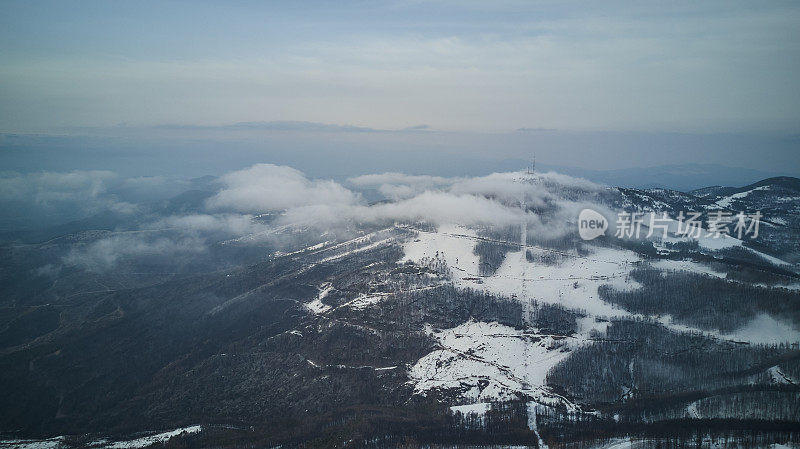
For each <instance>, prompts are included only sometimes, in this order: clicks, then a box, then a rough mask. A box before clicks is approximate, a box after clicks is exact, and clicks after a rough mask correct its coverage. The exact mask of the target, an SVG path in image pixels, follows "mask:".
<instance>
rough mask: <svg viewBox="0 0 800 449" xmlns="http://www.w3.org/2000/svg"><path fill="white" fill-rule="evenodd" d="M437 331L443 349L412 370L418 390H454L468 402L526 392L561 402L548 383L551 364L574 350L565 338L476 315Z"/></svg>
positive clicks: (423, 393)
mask: <svg viewBox="0 0 800 449" xmlns="http://www.w3.org/2000/svg"><path fill="white" fill-rule="evenodd" d="M432 334H433V336H434V337H435V338H436V339H437V341H438V343H439V349H436V350H434V351H433V352H431V353H429V354H428V355H426V356H425V357H423V358H421V359H420V360H419V361H417V363H416V364H415V365H414V366H413V367H412V368H411V370H410V371H409V377H410V378H411V382H412V383H413V384H414V392H415V394H419V395H423V396H425V395H427V394H428V393H429V392H431V391H435V390H449V391H457V392H458V396H459V397H460V399H461V400H463V401H466V402H479V401H484V402H485V401H504V400H510V399H514V398H519V397H523V396H525V395H528V396H537V397H539V396H541V397H542V399H543V400H546V399H548V398H549V400H551V401H558V398H556V397H553V395H552V394H550V393H549V392H547V391H542V387H544V384H545V377H546V376H547V372H548V371H549V370H550V368H552V367H554V366H555V365H556V364H558V363H559V362H560V361H561V360H563V359H565V358H566V357H567V356H568V355H569V349H570V344H569V342H566V341H564V339H562V338H561V337H553V336H550V335H542V334H538V333H535V332H525V331H522V330H519V329H514V328H512V327H509V326H505V325H502V324H498V323H495V322H493V323H483V322H478V321H474V320H471V321H468V322H466V323H463V324H461V325H460V326H458V327H455V328H452V329H444V330H440V331H432Z"/></svg>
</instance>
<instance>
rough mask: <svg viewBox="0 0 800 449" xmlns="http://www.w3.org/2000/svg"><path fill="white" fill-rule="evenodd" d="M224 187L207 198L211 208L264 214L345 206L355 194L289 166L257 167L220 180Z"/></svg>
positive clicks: (264, 165) (260, 165) (356, 198)
mask: <svg viewBox="0 0 800 449" xmlns="http://www.w3.org/2000/svg"><path fill="white" fill-rule="evenodd" d="M220 182H221V183H222V184H223V185H224V188H223V189H222V190H221V191H220V192H219V193H217V194H216V195H214V196H213V197H211V198H209V200H208V202H207V206H208V207H209V208H210V209H217V210H219V209H228V210H236V211H239V212H254V213H258V212H267V211H271V210H282V209H289V208H293V207H301V206H310V205H314V204H330V205H337V204H339V205H348V204H355V203H357V202H358V201H359V197H358V195H357V194H355V193H353V192H351V191H350V190H348V189H347V188H345V187H342V186H341V185H340V184H338V183H336V182H334V181H329V180H319V181H317V180H310V179H308V178H306V177H305V175H303V173H302V172H300V171H298V170H295V169H293V168H291V167H286V166H279V165H272V164H257V165H254V166H252V167H250V168H247V169H244V170H239V171H235V172H231V173H228V174H226V175H224V176H222V177H221V178H220Z"/></svg>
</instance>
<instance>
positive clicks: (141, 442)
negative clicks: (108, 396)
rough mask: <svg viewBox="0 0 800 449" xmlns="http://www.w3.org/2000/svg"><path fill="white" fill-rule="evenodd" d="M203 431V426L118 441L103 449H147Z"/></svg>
mask: <svg viewBox="0 0 800 449" xmlns="http://www.w3.org/2000/svg"><path fill="white" fill-rule="evenodd" d="M201 430H202V427H201V426H189V427H183V428H180V429H175V430H170V431H169V432H162V433H157V434H155V435H149V436H146V437H141V438H136V439H133V440H127V441H116V442H113V443H109V444H106V445H104V446H101V447H103V448H104V449H133V448H140V447H147V446H150V445H153V444H156V443H165V442H167V441H168V440H169V439H170V438H172V437H176V436H178V435H181V434H193V433H198V432H200V431H201Z"/></svg>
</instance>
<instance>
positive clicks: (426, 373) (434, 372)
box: [403, 225, 800, 403]
mask: <svg viewBox="0 0 800 449" xmlns="http://www.w3.org/2000/svg"><path fill="white" fill-rule="evenodd" d="M479 239H480V237H479V236H478V235H477V234H476V233H475V231H473V230H471V229H468V228H465V227H463V226H457V225H445V226H441V227H440V228H439V229H438V231H437V232H430V231H420V232H419V234H418V236H417V238H414V239H410V240H409V241H407V242H406V243H405V245H404V251H405V257H404V259H403V261H408V260H410V261H414V262H417V263H423V262H424V261H425V260H426V259H434V258H438V259H439V260H444V261H445V262H446V263H447V265H448V267H449V268H450V270H451V272H452V274H453V283H454V285H455V286H456V287H457V288H471V289H476V290H482V291H486V292H489V293H493V294H495V295H499V296H505V297H510V298H517V299H518V300H519V301H521V302H523V303H524V304H526V305H527V304H531V303H532V301H536V302H538V303H551V304H557V305H560V306H562V307H564V308H567V309H572V310H576V311H579V312H581V313H582V314H584V315H585V317H584V318H582V319H580V320H579V323H578V325H579V326H578V333H577V334H576V335H574V336H571V337H568V338H565V339H560V340H558V341H556V340H554V338H553V337H550V336H542V335H537V334H535V333H532V334H526V333H524V332H522V331H520V330H516V329H513V328H510V327H507V326H503V325H500V324H498V323H480V322H475V321H470V322H467V323H464V324H462V325H460V326H458V327H456V328H453V329H445V330H437V331H434V332H433V335H434V336H435V337H436V339H437V340H438V342H439V345H440V348H439V349H437V350H435V351H433V352H431V353H430V354H428V355H426V356H425V357H423V358H422V359H420V360H419V361H418V362H417V363H416V364H415V365H414V366H413V367H412V369H411V371H410V377H411V379H412V380H411V381H412V382H413V383H414V388H415V393H416V394H420V395H425V394H427V393H428V392H430V391H433V390H453V391H454V390H458V391H460V393H459V397H460V398H461V400H463V401H464V402H477V401H490V400H507V399H511V398H515V397H520V396H522V395H528V396H534V397H536V396H537V395H538V396H540V397H541V399H542V403H546V401H548V400H551V401H555V402H560V399H559V398H553V397H550V398H548V397H546V396H547V394H548V393H549V392H548V391H547V390H546V389H544V388H542V387H543V386H544V383H545V376H546V374H547V372H548V370H550V369H551V368H552V367H553V366H555V365H556V364H558V363H559V362H560V361H561V360H563V359H564V358H566V357H567V356H568V355H569V351H570V350H571V349H574V348H575V347H578V346H580V345H582V344H590V343H591V339H590V337H591V336H592V334H593V333H594V332H600V333H601V334H603V333H605V330H606V328H607V326H608V321H607V319H608V318H650V319H653V320H656V321H657V322H659V323H661V324H662V325H663V326H664V327H666V328H668V329H670V330H672V331H675V332H684V333H695V334H704V335H707V336H708V337H710V338H719V339H728V340H736V341H747V342H752V343H774V342H785V341H800V332H798V331H797V330H796V329H793V328H792V327H791V326H790V325H788V324H786V323H781V322H779V321H777V320H775V319H774V318H773V317H771V316H769V315H762V316H758V317H756V318H755V319H754V320H753V321H752V322H751V323H750V324H748V325H747V326H745V327H744V328H742V329H739V330H738V331H736V332H733V333H731V334H725V335H722V334H720V333H719V332H714V331H708V330H702V329H697V328H694V327H691V326H687V325H684V324H681V323H675V322H673V321H672V319H671V317H669V316H667V315H662V316H643V315H639V314H632V313H630V312H629V311H627V310H624V309H622V308H619V307H618V306H615V305H613V304H610V303H607V302H605V301H603V300H602V299H601V298H600V295H599V293H598V288H599V287H600V286H602V285H610V286H612V287H613V288H615V289H618V290H630V289H636V288H640V287H641V285H640V284H638V283H637V282H636V281H634V280H633V279H631V278H630V273H631V272H632V271H633V270H634V269H635V268H636V267H637V266H639V264H641V263H643V260H642V259H641V258H640V257H639V255H638V254H636V253H635V252H633V251H629V250H625V249H616V248H606V247H593V249H592V252H591V253H590V254H588V255H579V254H577V253H568V252H561V251H558V252H557V253H558V256H559V257H557V258H556V259H557V262H552V257H550V258H549V259H551V260H550V261H548V262H547V263H544V262H542V263H540V262H536V260H537V259H538V258H540V257H542V256H550V255H552V254H551V253H552V252H554V251H553V250H550V249H547V248H541V247H537V246H533V245H528V247H527V251H529V252H530V254H531V256H532V259H533V260H534V262H528V261H527V259H526V257H525V256H524V254H523V252H522V251H516V252H513V251H512V252H509V253H507V254H506V257H505V259H504V261H503V262H502V264H501V265H500V267H499V268H498V269H497V271H496V272H495V273H494V274H493V275H491V276H481V275H480V274H479V270H478V266H479V257H478V256H477V255H475V253H474V249H475V245H476V243H477V241H479ZM732 240H735V239H732ZM737 242H738V240H737ZM725 243H726V245H727V244H728V243H730V242H725ZM739 243H741V242H739ZM734 244H735V243H734ZM723 246H725V245H723ZM651 265H652V266H653V267H654V268H657V269H661V270H684V271H690V272H694V273H702V274H706V275H710V276H714V277H723V276H724V273H721V272H718V271H715V270H713V269H711V268H710V267H708V266H706V265H703V264H700V263H697V262H692V261H673V260H658V261H655V262H653V263H652V264H651ZM480 385H482V387H481V386H480Z"/></svg>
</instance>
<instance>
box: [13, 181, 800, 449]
mask: <svg viewBox="0 0 800 449" xmlns="http://www.w3.org/2000/svg"><path fill="white" fill-rule="evenodd" d="M426 182H429V181H426ZM436 182H443V181H436ZM798 184H800V180H797V179H793V178H772V179H768V180H764V181H762V182H759V183H756V184H753V185H751V186H747V187H744V188H741V189H732V188H718V187H713V188H706V189H700V190H698V191H693V192H689V193H683V192H677V191H669V190H664V189H645V190H639V189H625V188H610V187H601V186H596V185H591V184H590V183H580V182H575V181H574V180H566V179H564V178H560V177H557V176H538V175H529V174H519V173H513V174H503V175H502V176H497V177H495V178H492V179H491V186H492V192H491V193H488V194H486V193H481V195H484V196H485V197H487V198H491V199H493V200H494V201H498V202H501V203H503V204H505V206H507V207H508V208H517V210H518V213H515V214H516V215H514V214H510V215H509V216H508V217H504V218H503V220H502V222H501V223H500V224H495V225H492V224H487V223H481V222H474V223H468V224H464V223H458V222H456V221H455V220H454V221H453V222H447V221H442V220H438V221H430V220H424V219H406V220H383V221H372V222H369V223H357V222H351V223H349V224H348V228H347V229H346V230H341V229H340V230H337V231H333V230H332V231H330V232H328V231H326V232H322V233H320V232H319V231H318V230H317V229H316V228H315V227H314V226H286V225H282V224H281V225H279V224H278V223H273V222H272V221H271V220H273V216H272V215H269V214H265V215H263V216H259V217H255V218H253V220H256V221H258V220H260V221H261V222H263V223H265V228H263V229H262V228H259V229H258V230H257V231H255V232H253V233H251V234H246V235H243V236H240V237H238V238H236V239H225V240H220V241H219V242H218V244H217V245H216V246H215V248H217V249H215V250H214V253H213V254H212V255H213V256H214V257H217V256H218V255H220V254H223V255H224V254H229V252H230V251H234V250H236V249H237V248H247V251H248V253H247V254H248V255H247V257H254V258H255V260H257V261H255V262H248V263H243V264H228V265H225V266H221V265H217V268H216V269H214V270H209V271H205V272H203V273H202V274H195V275H186V274H172V275H169V274H168V273H158V276H156V275H155V273H154V274H153V275H152V276H148V277H147V280H146V281H145V280H142V279H137V277H136V276H135V275H133V274H127V275H125V276H122V275H116V276H114V275H111V274H97V273H94V274H87V273H86V272H79V271H77V270H75V271H74V272H70V273H66V274H65V275H64V276H62V280H61V281H59V282H60V283H61V284H62V285H57V283H53V285H50V286H47V288H40V287H36V288H31V282H30V281H25V280H24V279H23V277H20V278H19V279H18V280H16V281H15V280H12V279H11V278H10V277H8V275H7V277H6V278H5V280H4V288H5V291H6V298H7V300H6V305H5V308H4V309H3V312H2V316H0V318H2V320H1V321H0V335H2V338H1V339H0V342H2V353H0V366H1V367H2V370H0V372H1V373H2V374H0V379H2V382H0V385H2V387H0V397H2V399H3V400H2V403H3V404H4V406H3V407H2V415H0V416H2V423H3V429H2V430H5V431H17V430H21V431H23V432H24V434H25V435H26V436H30V435H41V436H47V437H51V436H53V435H68V436H65V437H63V438H61V439H59V440H57V444H58V445H60V446H63V447H71V446H86V445H89V444H90V443H91V442H92V441H97V440H98V438H101V437H106V436H108V435H109V434H113V435H114V438H111V439H110V440H108V441H122V439H123V438H122V436H121V435H125V434H126V433H129V432H137V431H144V430H151V431H152V432H153V433H154V434H156V435H160V433H158V432H157V431H156V430H155V429H164V430H169V429H175V428H183V427H186V426H196V425H198V423H200V424H201V425H202V427H191V429H192V432H185V433H180V432H179V433H176V434H175V435H172V434H170V437H172V436H174V437H175V439H174V441H178V440H181V441H183V442H184V443H185V444H189V445H191V444H195V445H211V444H213V445H218V446H220V447H239V446H237V445H239V444H244V443H243V442H247V444H255V445H264V446H270V445H289V446H292V445H295V444H296V443H298V442H299V441H306V442H307V441H314V442H317V443H319V445H331V446H334V445H340V446H341V445H344V446H348V445H358V446H366V447H388V446H393V445H396V444H400V443H402V442H404V441H406V440H407V439H408V438H410V437H412V436H413V437H414V438H416V439H421V440H425V441H429V442H438V443H452V444H467V443H502V444H512V443H513V444H527V445H531V446H539V447H541V446H543V445H547V444H552V443H553V442H555V441H556V440H559V441H561V442H565V441H579V440H581V439H586V438H587V436H586V434H585V433H584V432H586V431H587V429H589V430H590V431H591V432H594V433H593V434H592V435H594V436H598V435H600V434H602V435H605V437H604V438H609V437H614V436H617V437H624V436H626V435H627V436H630V435H639V434H642V433H643V432H644V433H647V432H650V433H649V434H648V435H655V436H654V437H653V438H656V437H666V436H670V435H672V434H669V432H667V429H669V428H670V426H673V425H674V426H679V425H680V426H688V427H690V428H692V429H696V430H697V431H698V432H711V431H712V430H714V429H724V430H725V431H727V432H730V434H731V435H732V436H737V435H739V433H737V432H741V431H742V429H743V428H744V429H748V430H749V429H756V430H763V431H764V432H765V433H764V435H765V436H762V437H759V438H763V440H758V441H761V442H768V443H770V444H771V443H773V442H777V441H783V440H782V439H784V437H785V435H786V432H790V431H792V430H793V429H794V430H796V428H797V426H798V425H800V414H799V413H800V409H798V407H797V403H798V402H797V398H798V395H800V385H798V382H800V350H798V343H800V315H798V311H799V310H800V266H798V264H797V262H798V260H799V259H798V248H800V246H798V239H800V232H798V223H800V201H798V196H799V195H800V189H798ZM471 188H473V186H472V185H468V184H465V183H462V184H461V185H457V187H454V188H453V191H458V192H459V193H461V192H469V191H470V190H469V189H471ZM458 189H461V190H458ZM393 191H396V190H393ZM397 201H400V200H397ZM386 204H387V205H388V206H387V207H391V205H392V204H395V203H393V202H391V201H389V202H387V203H386ZM171 207H178V208H179V205H175V204H173V205H171ZM587 207H591V208H594V209H596V210H598V211H600V212H601V213H603V214H605V215H607V216H608V218H609V221H612V223H611V224H612V225H614V223H613V219H614V217H613V214H614V213H630V212H637V213H641V215H642V218H643V228H642V229H643V232H642V236H641V237H638V238H633V237H617V236H616V235H615V232H614V227H613V226H612V227H611V228H610V229H609V231H608V232H607V233H606V234H605V235H604V236H601V237H600V238H597V239H595V240H591V241H584V240H582V239H581V238H580V237H579V236H578V223H577V215H578V211H579V210H581V209H583V208H587ZM719 210H725V211H730V212H732V213H736V212H738V211H747V212H748V213H749V212H753V211H755V210H760V211H761V212H762V213H763V217H764V218H763V220H764V222H763V223H762V228H761V231H760V235H759V237H758V238H755V239H749V238H746V237H745V238H742V239H739V238H736V237H735V236H734V235H727V236H719V238H716V237H712V236H709V235H708V234H710V231H709V229H708V228H703V229H701V231H702V232H701V235H700V237H699V238H692V237H686V236H683V235H679V234H676V232H675V231H676V228H675V226H676V223H677V222H676V221H675V217H676V216H677V214H678V213H679V212H680V211H695V212H703V213H706V214H707V213H712V212H714V211H719ZM662 212H666V213H668V216H669V217H670V218H671V220H670V223H669V225H668V230H667V235H666V236H660V235H659V233H655V235H651V236H649V237H648V236H647V235H646V234H649V232H648V231H649V228H648V222H649V221H648V219H649V216H650V214H660V213H662ZM454 216H457V215H455V214H454ZM153 232H156V231H153ZM157 232H172V231H170V230H158V231H157ZM265 234H269V235H271V236H273V235H274V236H281V241H283V242H286V241H291V242H293V243H292V244H290V245H288V246H287V245H284V246H283V247H281V249H280V250H279V249H277V248H276V247H270V246H269V245H266V244H262V245H261V246H258V247H257V248H259V250H258V251H260V253H259V254H258V255H256V256H253V255H250V251H254V250H253V246H252V242H263V240H259V239H260V238H261V237H263V235H265ZM104 235H105V234H104ZM105 236H106V237H107V235H105ZM98 238H100V237H99V236H94V235H89V234H86V233H83V234H81V235H80V238H77V237H74V236H73V237H70V238H62V239H60V240H55V241H50V242H46V243H43V244H40V245H37V246H36V247H35V248H30V247H25V248H23V247H19V248H15V249H12V248H9V249H7V250H5V252H4V258H5V260H4V263H3V265H4V266H5V267H10V266H12V264H17V266H20V267H21V266H27V267H30V266H33V265H35V264H34V261H35V262H36V264H38V263H39V262H40V261H41V260H42V259H45V258H48V257H57V255H59V254H63V253H64V252H68V251H70V250H74V247H75V245H81V247H83V246H86V245H91V242H92V241H93V239H98ZM196 257H197V258H199V259H202V258H203V257H206V255H202V256H196ZM208 257H211V256H210V255H209V256H208ZM219 257H222V256H219ZM226 260H227V259H226ZM248 260H250V259H248ZM195 263H200V262H199V261H195ZM26 264H27V265H26ZM26 269H28V270H29V269H30V268H26ZM137 269H139V268H137ZM7 270H8V268H7ZM9 272H10V270H9ZM101 284H107V285H112V286H113V287H114V288H97V287H93V288H87V286H89V285H95V286H97V285H101ZM41 298H48V301H50V302H48V303H43V302H42V301H41V300H40V299H41ZM743 423H744V424H743ZM743 426H744V427H743ZM187 428H188V427H187ZM201 429H202V430H201ZM162 433H163V432H162ZM144 437H145V438H148V436H147V435H145V436H144ZM770 438H772V439H770ZM131 440H133V438H131ZM53 441H55V440H53ZM147 441H149V440H147ZM154 441H155V440H154ZM159 441H160V440H159ZM653 441H655V440H653ZM34 443H35V442H33V443H31V444H34ZM0 444H12V443H0ZM20 444H21V443H20ZM26 444H27V443H26ZM102 444H106V443H102ZM102 444H100V443H98V444H97V445H95V446H94V447H104V446H103V445H102ZM109 444H110V443H109ZM315 444H316V443H315ZM765 444H766V443H765ZM108 447H117V446H108Z"/></svg>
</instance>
